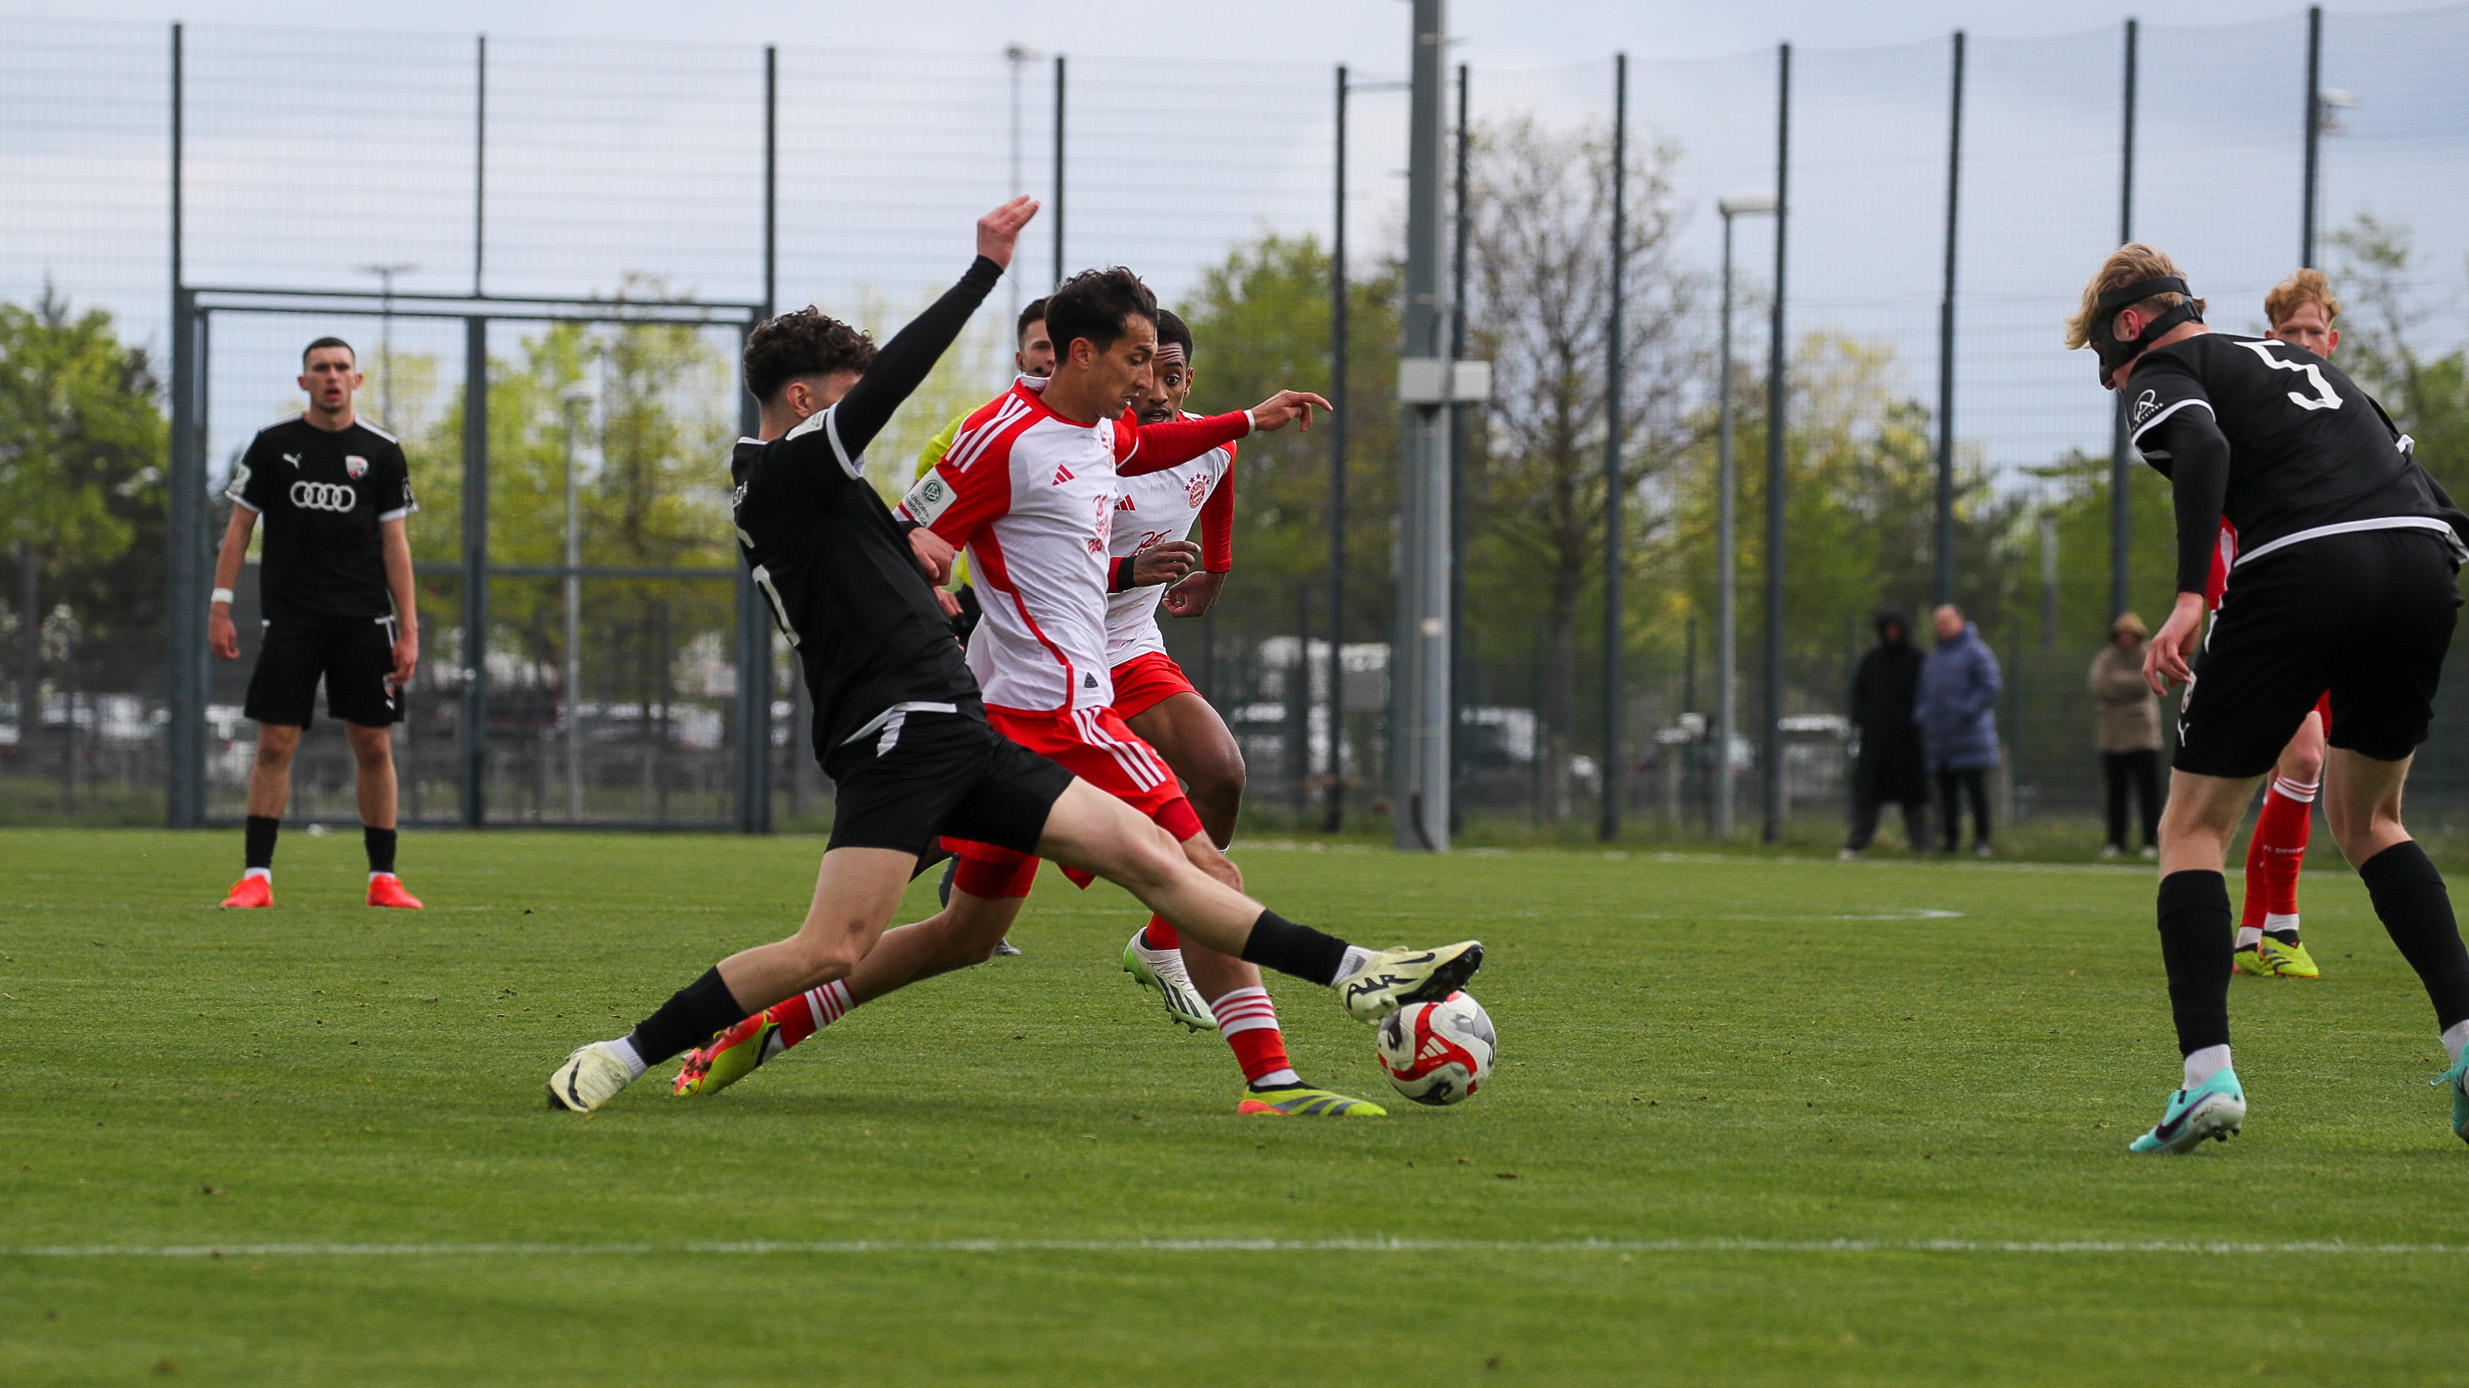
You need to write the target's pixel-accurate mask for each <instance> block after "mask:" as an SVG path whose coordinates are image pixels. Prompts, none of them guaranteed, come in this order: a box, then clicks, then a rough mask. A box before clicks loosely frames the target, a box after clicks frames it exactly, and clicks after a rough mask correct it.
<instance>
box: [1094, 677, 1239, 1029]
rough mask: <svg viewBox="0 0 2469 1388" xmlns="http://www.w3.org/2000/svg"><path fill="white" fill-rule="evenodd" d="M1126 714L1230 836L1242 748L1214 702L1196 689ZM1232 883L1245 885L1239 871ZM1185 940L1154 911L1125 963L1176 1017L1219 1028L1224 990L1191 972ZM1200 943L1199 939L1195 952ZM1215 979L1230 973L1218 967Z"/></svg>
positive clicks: (1213, 838) (1224, 839) (1218, 836)
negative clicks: (1218, 1006)
mask: <svg viewBox="0 0 2469 1388" xmlns="http://www.w3.org/2000/svg"><path fill="white" fill-rule="evenodd" d="M1124 721H1125V723H1126V724H1127V725H1128V726H1129V727H1130V728H1131V730H1132V731H1133V732H1134V733H1135V734H1137V735H1138V736H1139V737H1140V739H1141V740H1142V741H1143V742H1146V743H1148V744H1149V745H1150V746H1151V747H1153V748H1155V749H1156V750H1157V754H1158V755H1159V756H1160V757H1162V758H1164V759H1165V762H1166V765H1167V767H1168V768H1169V769H1171V770H1172V771H1173V772H1174V773H1175V775H1176V777H1177V778H1178V779H1180V780H1181V781H1182V783H1183V787H1184V794H1185V796H1186V798H1187V799H1189V801H1190V802H1191V806H1192V810H1193V813H1194V815H1195V816H1196V817H1197V818H1198V819H1199V820H1200V826H1201V828H1202V829H1203V830H1204V831H1206V833H1207V835H1208V839H1209V841H1210V842H1211V843H1213V844H1214V845H1215V846H1216V847H1217V848H1219V849H1220V850H1223V849H1225V848H1227V847H1228V846H1230V845H1231V844H1233V842H1234V831H1235V821H1236V819H1237V817H1238V816H1239V815H1240V814H1241V813H1242V809H1243V780H1244V769H1243V752H1242V749H1241V748H1240V747H1238V746H1236V744H1235V740H1234V734H1233V733H1232V732H1229V731H1228V730H1227V728H1226V723H1225V720H1224V719H1221V718H1219V717H1218V716H1217V710H1216V709H1214V708H1211V707H1210V706H1209V702H1208V701H1207V700H1206V699H1203V698H1201V697H1200V696H1199V695H1197V694H1192V693H1179V694H1170V695H1168V696H1167V697H1166V698H1164V699H1162V700H1160V701H1158V702H1157V703H1155V704H1153V705H1151V706H1150V707H1148V708H1145V709H1142V710H1141V711H1140V712H1139V713H1138V714H1135V715H1133V716H1132V717H1130V718H1128V719H1126V720H1124ZM1195 861H1200V860H1199V859H1195ZM1202 865H1203V866H1204V867H1206V866H1207V864H1206V863H1203V864H1202ZM1221 880H1223V879H1221ZM1234 884H1235V885H1236V886H1238V887H1240V886H1241V885H1242V883H1241V879H1240V877H1239V875H1238V877H1237V878H1236V879H1234ZM1182 944H1183V941H1182V935H1181V932H1179V931H1177V930H1176V929H1175V928H1174V926H1173V925H1172V924H1171V923H1169V922H1168V921H1167V920H1166V918H1165V917H1163V916H1151V917H1149V921H1148V924H1146V925H1144V926H1142V927H1141V928H1140V929H1139V930H1138V931H1137V932H1135V933H1134V934H1133V936H1132V938H1131V942H1130V943H1128V944H1126V945H1125V946H1124V947H1123V968H1124V971H1125V972H1126V973H1129V974H1130V975H1131V976H1132V978H1133V979H1134V980H1135V981H1136V982H1138V983H1139V984H1141V986H1143V987H1147V988H1155V989H1156V990H1157V993H1158V997H1159V1000H1160V1001H1161V1002H1163V1003H1164V1005H1165V1008H1166V1015H1167V1016H1169V1017H1171V1018H1173V1019H1174V1020H1175V1021H1176V1022H1177V1023H1179V1024H1181V1025H1182V1026H1185V1027H1188V1028H1190V1029H1191V1030H1193V1031H1204V1030H1216V1029H1218V1028H1219V1022H1218V1020H1217V1016H1216V1012H1215V1008H1214V1006H1213V1004H1214V1003H1215V1002H1216V1000H1217V999H1218V998H1220V997H1222V996H1224V995H1223V994H1222V993H1219V992H1212V991H1209V990H1208V989H1207V987H1205V986H1203V985H1202V984H1201V983H1200V982H1199V981H1198V980H1196V979H1195V978H1193V976H1192V974H1191V970H1190V967H1189V964H1188V960H1189V958H1190V957H1191V956H1187V955H1185V954H1184V953H1183V949H1182ZM1199 949H1200V947H1199V946H1195V947H1194V951H1195V954H1196V953H1197V952H1198V951H1199ZM1218 981H1220V982H1227V979H1226V978H1225V977H1224V976H1222V975H1221V976H1219V977H1218ZM1257 983H1258V980H1257V979H1253V980H1251V981H1250V982H1249V983H1233V982H1228V986H1229V987H1235V988H1244V987H1252V986H1256V985H1257Z"/></svg>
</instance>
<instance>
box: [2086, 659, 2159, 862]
mask: <svg viewBox="0 0 2469 1388" xmlns="http://www.w3.org/2000/svg"><path fill="white" fill-rule="evenodd" d="M2145 634H2146V633H2145V631H2144V629H2143V619H2142V618H2140V617H2138V616H2136V615H2135V614H2134V613H2132V612H2124V613H2120V614H2119V615H2118V619H2117V621H2116V622H2114V623H2112V624H2111V625H2110V627H2109V644H2108V645H2106V646H2103V647H2102V648H2101V651H2100V654H2099V655H2097V656H2094V657H2093V658H2092V677H2091V684H2092V698H2093V700H2094V701H2095V702H2097V703H2098V704H2099V706H2100V770H2101V776H2102V779H2104V780H2105V781H2107V782H2108V786H2109V842H2108V844H2107V845H2106V846H2105V847H2103V848H2102V849H2101V850H2100V856H2102V857H2104V858H2115V857H2118V856H2120V855H2122V854H2124V853H2125V852H2126V790H2127V787H2128V786H2130V785H2131V786H2132V787H2134V792H2135V801H2136V803H2137V804H2138V805H2139V806H2140V807H2141V808H2142V811H2143V856H2144V857H2146V858H2153V857H2158V856H2159V854H2160V848H2159V843H2160V838H2159V830H2158V826H2159V822H2160V700H2158V699H2156V698H2154V697H2152V691H2151V688H2150V686H2148V685H2146V684H2145V683H2144V682H2143V638H2144V636H2145Z"/></svg>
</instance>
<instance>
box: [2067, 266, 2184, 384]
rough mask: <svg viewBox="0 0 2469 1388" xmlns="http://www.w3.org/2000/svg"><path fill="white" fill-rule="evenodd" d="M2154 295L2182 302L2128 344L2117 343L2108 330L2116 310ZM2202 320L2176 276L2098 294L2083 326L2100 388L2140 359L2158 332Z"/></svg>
mask: <svg viewBox="0 0 2469 1388" xmlns="http://www.w3.org/2000/svg"><path fill="white" fill-rule="evenodd" d="M2155 294H2178V295H2182V296H2184V298H2185V302H2184V303H2181V304H2179V305H2178V306H2177V307H2176V308H2173V309H2170V310H2169V311H2168V312H2166V313H2163V314H2162V315H2160V316H2159V317H2158V318H2155V319H2153V320H2152V321H2151V322H2149V323H2146V324H2144V325H2143V331H2142V332H2141V333H2140V334H2137V335H2136V337H2135V339H2134V340H2133V341H2132V342H2121V341H2119V340H2118V338H2117V335H2116V334H2115V333H2114V332H2112V331H2111V328H2112V327H2113V325H2114V324H2115V323H2116V322H2117V316H2118V310H2119V309H2122V308H2125V307H2126V306H2127V305H2129V304H2138V303H2141V302H2143V301H2144V300H2145V299H2148V298H2151V297H2152V296H2153V295H2155ZM2202 321H2203V314H2202V313H2201V312H2200V311H2199V310H2197V309H2196V308H2195V296H2194V293H2193V291H2191V290H2189V289H2188V288H2187V287H2186V281H2184V280H2182V279H2180V278H2178V277H2177V276H2176V275H2161V276H2158V277H2155V278H2153V279H2148V280H2138V281H2136V282H2135V283H2133V284H2130V285H2127V286H2125V287H2124V288H2122V289H2112V290H2110V291H2109V292H2108V293H2106V294H2103V295H2101V296H2100V300H2099V302H2098V303H2097V304H2096V305H2094V307H2093V312H2092V321H2091V322H2090V323H2089V324H2087V325H2086V326H2087V327H2088V328H2089V330H2090V331H2089V336H2090V337H2091V339H2092V350H2093V351H2094V352H2095V353H2097V354H2099V356H2100V383H2101V384H2102V385H2104V386H2106V385H2109V384H2110V383H2111V378H2112V377H2114V376H2115V375H2116V374H2117V369H2118V368H2119V367H2121V366H2124V365H2125V364H2126V363H2128V362H2130V361H2133V360H2134V359H2135V358H2137V357H2139V356H2142V355H2143V349H2144V344H2146V343H2148V342H2151V341H2152V340H2153V339H2155V338H2157V337H2159V336H2160V335H2161V334H2162V333H2165V332H2167V331H2169V330H2170V329H2171V328H2174V327H2176V326H2177V325H2178V324H2180V323H2200V322H2202Z"/></svg>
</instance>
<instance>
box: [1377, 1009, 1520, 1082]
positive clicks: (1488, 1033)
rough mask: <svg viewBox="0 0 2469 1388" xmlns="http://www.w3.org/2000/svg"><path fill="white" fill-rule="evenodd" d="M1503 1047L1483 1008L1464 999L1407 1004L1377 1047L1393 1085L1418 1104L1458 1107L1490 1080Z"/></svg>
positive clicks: (1387, 1022) (1386, 1025)
mask: <svg viewBox="0 0 2469 1388" xmlns="http://www.w3.org/2000/svg"><path fill="white" fill-rule="evenodd" d="M1499 1046H1500V1042H1499V1040H1498V1039H1497V1038H1496V1037H1495V1036H1494V1034H1493V1032H1492V1019H1491V1017H1490V1016H1489V1015H1488V1014H1486V1013H1485V1012H1484V1010H1483V1004H1481V1003H1479V1002H1476V1001H1475V1000H1474V998H1473V997H1471V996H1470V995H1468V994H1465V993H1451V994H1450V995H1449V996H1447V997H1445V998H1443V999H1441V1000H1440V1001H1439V1002H1415V1003H1408V1004H1407V1005H1405V1006H1404V1007H1401V1008H1399V1009H1398V1010H1397V1011H1395V1012H1392V1013H1390V1014H1389V1016H1388V1018H1387V1019H1386V1020H1384V1021H1383V1022H1381V1024H1380V1040H1379V1043H1378V1044H1377V1045H1376V1046H1375V1047H1374V1051H1375V1053H1376V1054H1377V1055H1378V1056H1379V1057H1380V1068H1381V1069H1382V1070H1383V1071H1385V1072H1387V1074H1388V1076H1389V1083H1390V1085H1391V1086H1392V1087H1393V1088H1395V1089H1396V1090H1397V1092H1398V1093H1400V1094H1403V1095H1405V1096H1406V1097H1407V1098H1409V1099H1412V1100H1414V1101H1415V1102H1416V1103H1418V1104H1454V1103H1457V1102H1459V1101H1461V1100H1463V1099H1465V1098H1467V1097H1468V1096H1470V1095H1472V1094H1473V1093H1474V1092H1475V1091H1476V1090H1477V1089H1480V1088H1482V1087H1483V1082H1484V1081H1485V1080H1487V1079H1489V1078H1491V1075H1492V1052H1493V1051H1495V1050H1497V1049H1499Z"/></svg>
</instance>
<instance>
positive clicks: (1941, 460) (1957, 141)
mask: <svg viewBox="0 0 2469 1388" xmlns="http://www.w3.org/2000/svg"><path fill="white" fill-rule="evenodd" d="M1954 64H1955V66H1954V101H1953V108H1952V110H1950V111H1949V113H1948V115H1947V126H1946V283H1945V288H1944V290H1943V292H1942V293H1941V295H1940V297H1939V299H1938V311H1937V312H1938V318H1937V600H1938V603H1939V605H1940V606H1943V605H1945V604H1947V603H1950V602H1953V601H1954V600H1955V214H1956V212H1957V210H1958V209H1959V208H1960V207H1961V205H1962V200H1961V186H1962V178H1963V31H1962V30H1961V29H1957V30H1956V31H1955V57H1954Z"/></svg>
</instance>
